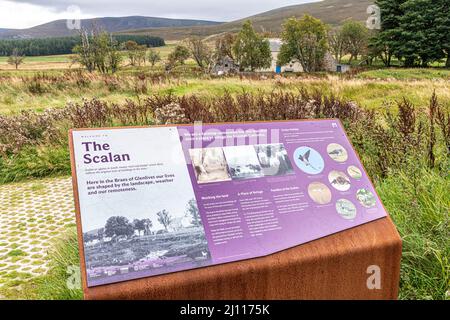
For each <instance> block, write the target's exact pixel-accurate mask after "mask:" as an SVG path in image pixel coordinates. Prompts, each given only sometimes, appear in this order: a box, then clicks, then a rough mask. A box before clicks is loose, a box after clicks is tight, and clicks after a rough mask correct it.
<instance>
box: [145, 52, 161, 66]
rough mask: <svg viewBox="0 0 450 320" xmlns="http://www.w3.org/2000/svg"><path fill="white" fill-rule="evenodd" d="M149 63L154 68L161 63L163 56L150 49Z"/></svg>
mask: <svg viewBox="0 0 450 320" xmlns="http://www.w3.org/2000/svg"><path fill="white" fill-rule="evenodd" d="M148 61H149V62H150V64H151V66H152V67H154V66H155V65H156V64H157V63H158V62H159V61H161V54H160V53H159V51H155V50H153V49H150V51H149V52H148Z"/></svg>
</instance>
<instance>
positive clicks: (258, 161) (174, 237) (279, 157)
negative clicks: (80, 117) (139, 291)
mask: <svg viewBox="0 0 450 320" xmlns="http://www.w3.org/2000/svg"><path fill="white" fill-rule="evenodd" d="M71 156H72V165H73V177H74V189H75V200H76V207H77V217H78V223H79V224H80V228H79V230H81V231H82V235H80V237H81V238H80V239H82V244H83V245H82V248H81V249H82V250H81V252H82V253H83V254H82V259H84V265H85V266H86V273H85V274H86V280H87V285H88V286H89V287H92V286H98V285H102V284H108V283H114V282H119V281H126V280H131V279H137V278H142V277H148V276H152V275H157V274H164V273H170V272H175V271H181V270H186V269H193V268H197V267H203V266H208V265H214V264H221V263H226V262H232V261H237V260H243V259H250V258H255V257H260V256H265V255H269V254H272V253H275V252H277V251H280V250H284V249H287V248H291V247H293V246H296V245H299V244H302V243H306V242H309V241H311V240H315V239H318V238H321V237H324V236H327V235H330V234H333V233H336V232H339V231H342V230H345V229H349V228H352V227H355V226H358V225H361V224H364V223H367V222H370V221H373V220H376V219H379V218H382V217H385V216H386V212H385V210H384V208H383V206H382V204H381V202H380V199H379V198H378V196H377V195H376V193H375V190H374V188H373V186H372V184H371V182H370V181H369V178H368V177H367V175H366V173H365V171H364V169H363V167H362V165H361V162H360V160H359V159H358V157H357V155H356V153H355V151H354V149H353V148H352V146H351V144H350V142H349V140H348V138H347V136H346V135H345V132H344V129H343V127H342V125H341V123H340V122H339V120H333V119H331V120H317V121H289V122H284V121H282V122H263V123H239V124H216V125H204V126H199V125H195V126H163V127H141V128H113V129H95V130H73V131H71Z"/></svg>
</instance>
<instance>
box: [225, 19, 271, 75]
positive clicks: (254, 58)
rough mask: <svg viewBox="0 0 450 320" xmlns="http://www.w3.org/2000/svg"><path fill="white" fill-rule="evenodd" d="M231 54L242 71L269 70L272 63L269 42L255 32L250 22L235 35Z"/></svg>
mask: <svg viewBox="0 0 450 320" xmlns="http://www.w3.org/2000/svg"><path fill="white" fill-rule="evenodd" d="M233 53H234V57H235V60H236V61H237V63H238V64H239V66H240V69H241V70H242V71H243V70H250V71H255V70H256V69H263V68H269V67H270V65H271V63H272V53H271V51H270V44H269V41H268V40H267V39H264V38H263V37H262V36H260V35H258V34H257V33H256V32H255V29H254V28H253V25H252V22H251V21H250V20H247V21H246V22H245V23H244V25H243V27H242V29H241V31H240V32H239V34H238V35H237V37H236V41H235V43H234V45H233Z"/></svg>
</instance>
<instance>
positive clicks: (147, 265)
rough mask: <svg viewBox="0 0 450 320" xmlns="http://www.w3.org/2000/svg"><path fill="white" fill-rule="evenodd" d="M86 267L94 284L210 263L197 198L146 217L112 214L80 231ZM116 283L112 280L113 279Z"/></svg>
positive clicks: (150, 213)
mask: <svg viewBox="0 0 450 320" xmlns="http://www.w3.org/2000/svg"><path fill="white" fill-rule="evenodd" d="M83 240H84V250H85V259H86V261H85V262H86V270H87V275H88V279H89V281H92V283H98V282H100V283H102V282H103V281H105V280H106V281H107V282H110V280H111V279H108V278H112V279H114V280H115V281H122V280H128V279H132V278H135V277H141V276H145V275H153V274H160V273H166V272H171V271H176V270H177V267H179V266H180V265H182V266H184V267H186V266H189V267H191V268H195V267H200V266H203V265H207V264H209V261H210V253H209V249H208V243H207V240H206V238H205V232H204V229H203V225H202V221H201V218H200V214H199V210H198V207H197V202H196V201H195V199H191V200H189V201H188V202H187V203H180V205H179V209H178V210H177V211H172V210H171V211H169V210H166V209H163V210H160V211H158V212H154V211H152V210H151V209H150V208H149V212H148V215H147V216H142V215H140V216H139V217H138V216H136V215H133V214H123V215H121V216H112V217H110V218H108V219H107V220H106V221H105V224H104V227H101V228H98V229H94V230H90V231H87V232H85V233H84V234H83ZM115 281H114V282H115Z"/></svg>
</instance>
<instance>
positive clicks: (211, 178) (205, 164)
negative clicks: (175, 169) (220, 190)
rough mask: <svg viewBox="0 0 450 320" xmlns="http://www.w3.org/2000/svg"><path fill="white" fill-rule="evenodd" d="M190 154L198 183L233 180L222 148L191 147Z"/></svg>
mask: <svg viewBox="0 0 450 320" xmlns="http://www.w3.org/2000/svg"><path fill="white" fill-rule="evenodd" d="M189 155H190V157H191V161H192V166H193V167H194V171H195V177H196V178H197V182H198V183H209V182H221V181H230V180H231V177H230V174H229V173H228V167H227V162H226V160H225V156H224V154H223V149H222V148H202V149H190V150H189Z"/></svg>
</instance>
